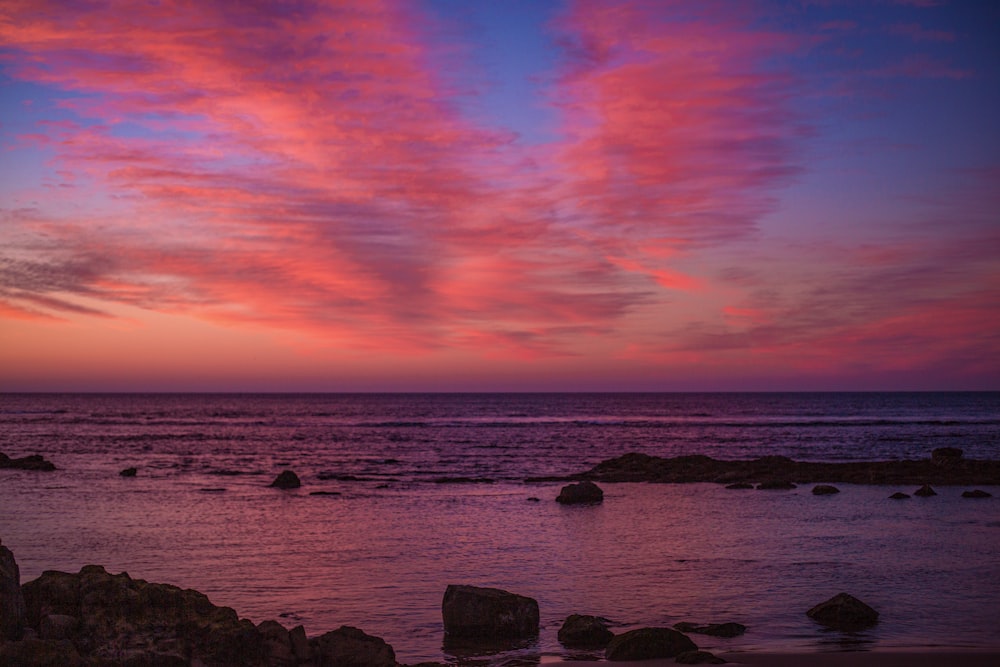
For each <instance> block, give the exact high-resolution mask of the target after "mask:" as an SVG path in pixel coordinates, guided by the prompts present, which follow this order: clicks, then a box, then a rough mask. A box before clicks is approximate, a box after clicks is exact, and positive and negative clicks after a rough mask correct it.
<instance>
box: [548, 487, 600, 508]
mask: <svg viewBox="0 0 1000 667" xmlns="http://www.w3.org/2000/svg"><path fill="white" fill-rule="evenodd" d="M603 500H604V491H602V490H601V487H599V486H597V485H596V484H594V483H593V482H580V483H579V484H569V485H567V486H564V487H563V488H562V490H561V491H560V492H559V497H558V498H556V502H559V503H562V504H563V505H583V504H596V503H600V502H602V501H603Z"/></svg>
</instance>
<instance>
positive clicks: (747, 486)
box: [726, 482, 753, 489]
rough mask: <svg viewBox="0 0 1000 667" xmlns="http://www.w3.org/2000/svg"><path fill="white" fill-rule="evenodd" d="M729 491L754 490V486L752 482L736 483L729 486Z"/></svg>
mask: <svg viewBox="0 0 1000 667" xmlns="http://www.w3.org/2000/svg"><path fill="white" fill-rule="evenodd" d="M726 488H727V489H752V488H753V484H751V483H750V482H735V483H734V484H727V485H726Z"/></svg>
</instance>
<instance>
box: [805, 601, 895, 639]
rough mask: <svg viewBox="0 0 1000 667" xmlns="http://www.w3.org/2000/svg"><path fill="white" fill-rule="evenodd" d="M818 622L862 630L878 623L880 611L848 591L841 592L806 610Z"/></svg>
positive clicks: (830, 625) (840, 628)
mask: <svg viewBox="0 0 1000 667" xmlns="http://www.w3.org/2000/svg"><path fill="white" fill-rule="evenodd" d="M806 615H807V616H809V618H811V619H813V620H814V621H816V622H817V623H822V624H823V625H825V626H828V627H831V628H835V629H837V630H846V631H852V630H862V629H864V628H868V627H871V626H873V625H875V624H876V623H878V612H877V611H875V610H874V609H872V608H871V607H869V606H868V605H866V604H865V603H864V602H862V601H861V600H859V599H857V598H856V597H854V596H852V595H848V594H847V593H839V594H837V595H835V596H833V597H832V598H830V599H829V600H827V601H826V602H821V603H819V604H818V605H816V606H815V607H813V608H812V609H810V610H809V611H807V612H806Z"/></svg>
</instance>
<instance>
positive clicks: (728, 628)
mask: <svg viewBox="0 0 1000 667" xmlns="http://www.w3.org/2000/svg"><path fill="white" fill-rule="evenodd" d="M674 629H675V630H679V631H680V632H695V633H698V634H702V635H711V636H713V637H738V636H740V635H742V634H743V633H744V632H746V631H747V626H745V625H743V624H742V623H732V622H729V623H709V624H708V625H697V624H695V623H687V622H683V623H675V624H674Z"/></svg>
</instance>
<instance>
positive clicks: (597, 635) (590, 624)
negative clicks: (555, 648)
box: [558, 614, 615, 648]
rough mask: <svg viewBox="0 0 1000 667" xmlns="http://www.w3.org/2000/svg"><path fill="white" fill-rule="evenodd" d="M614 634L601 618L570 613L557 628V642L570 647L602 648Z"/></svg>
mask: <svg viewBox="0 0 1000 667" xmlns="http://www.w3.org/2000/svg"><path fill="white" fill-rule="evenodd" d="M614 636H615V633H613V632H611V630H609V629H608V624H607V623H606V622H605V620H604V619H603V618H598V617H597V616H586V615H582V614H572V615H570V616H569V617H567V618H566V620H565V621H564V622H563V624H562V627H561V628H559V635H558V637H559V643H560V644H562V645H563V646H567V647H570V648H604V647H605V646H607V645H608V642H610V641H611V640H612V639H613V638H614Z"/></svg>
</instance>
